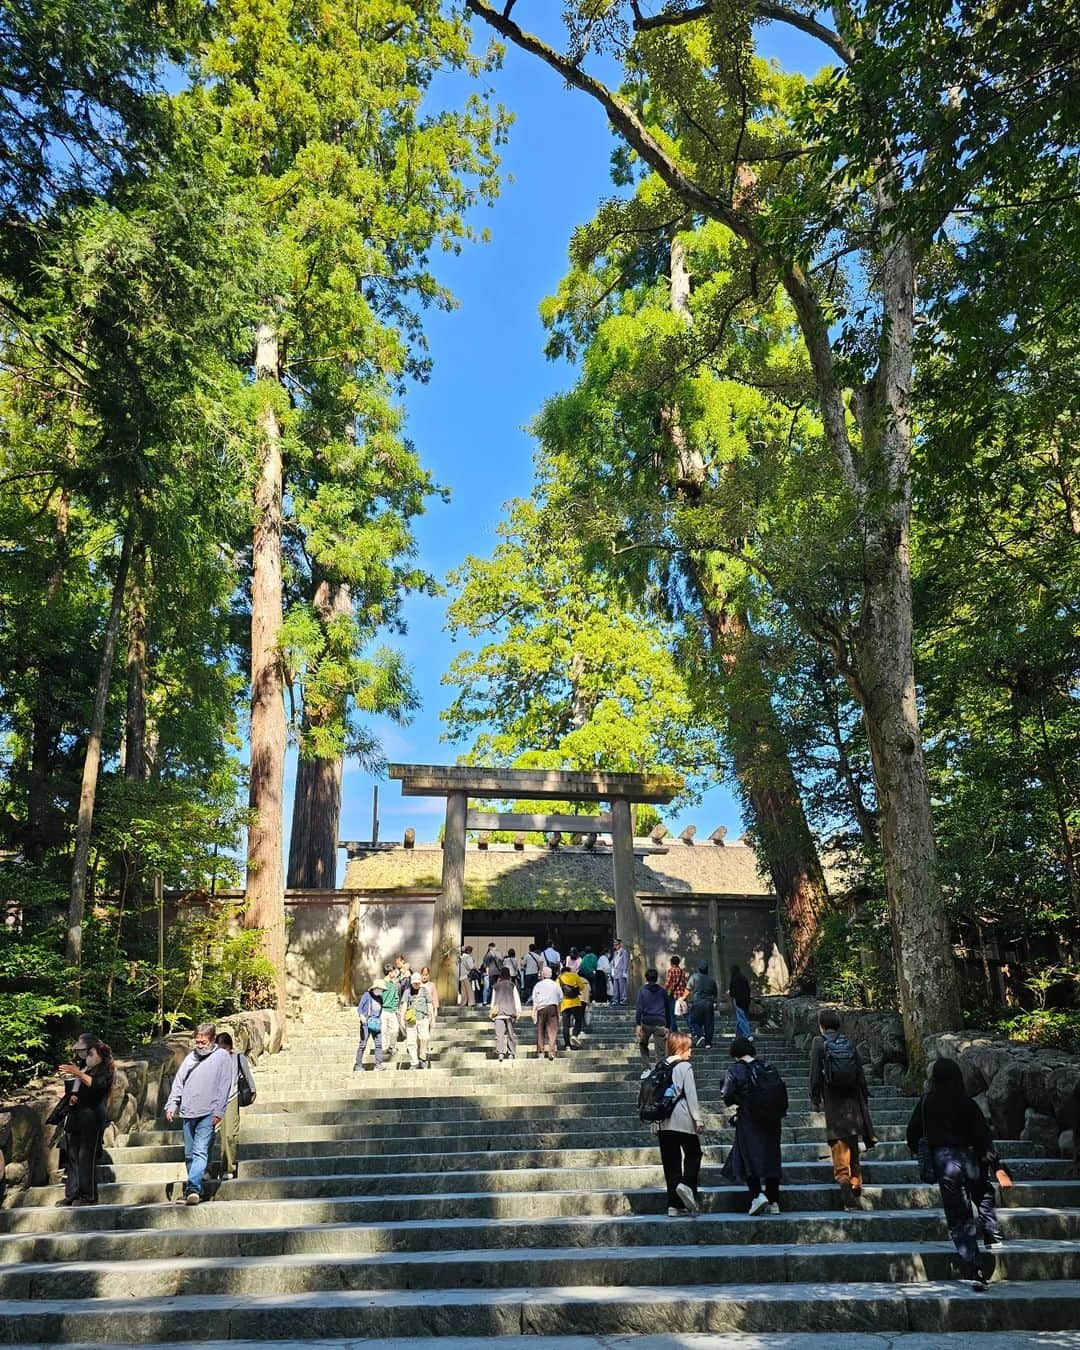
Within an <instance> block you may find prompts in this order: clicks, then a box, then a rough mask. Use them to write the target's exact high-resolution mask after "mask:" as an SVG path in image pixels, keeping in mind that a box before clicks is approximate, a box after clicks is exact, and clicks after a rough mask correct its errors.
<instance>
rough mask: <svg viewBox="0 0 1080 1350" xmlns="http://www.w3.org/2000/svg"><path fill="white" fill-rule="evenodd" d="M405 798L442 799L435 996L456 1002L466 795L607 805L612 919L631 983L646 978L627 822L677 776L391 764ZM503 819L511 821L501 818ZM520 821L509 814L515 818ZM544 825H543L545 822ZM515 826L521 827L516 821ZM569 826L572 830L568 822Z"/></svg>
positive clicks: (676, 784)
mask: <svg viewBox="0 0 1080 1350" xmlns="http://www.w3.org/2000/svg"><path fill="white" fill-rule="evenodd" d="M389 773H390V777H391V778H396V779H399V780H400V782H401V792H402V795H403V796H405V797H445V798H446V829H445V832H444V834H443V867H442V890H441V892H440V894H439V896H438V898H437V899H436V901H435V914H434V920H433V929H432V942H431V948H432V950H431V967H432V974H433V975H434V978H435V984H436V987H437V989H438V991H439V998H440V999H441V1000H442V1001H443V1002H447V1003H452V1002H456V1001H457V994H458V956H459V953H460V951H461V928H462V918H463V914H464V908H465V834H466V830H467V828H468V819H469V810H468V805H469V798H470V797H481V798H483V797H488V798H492V797H493V798H497V799H502V800H511V801H520V800H522V799H524V800H540V801H588V802H601V801H603V802H610V803H611V824H610V827H609V828H610V832H611V843H612V862H613V866H614V892H615V922H616V926H617V928H618V936H619V937H620V938H621V939H622V942H623V946H624V947H625V948H626V949H627V951H628V952H629V953H630V987H631V989H633V990H636V989H637V988H638V987H639V986H640V984H641V982H642V980H643V979H644V977H645V965H646V954H645V923H644V917H643V915H642V911H641V904H640V902H639V901H638V898H637V893H636V891H635V889H634V827H633V815H632V811H631V803H633V802H636V801H637V802H652V803H656V804H659V805H666V804H667V803H668V802H670V801H671V799H672V797H674V795H675V793H676V792H678V791H679V790H680V789H681V787H682V780H681V779H678V778H669V777H663V778H662V777H660V776H659V775H655V774H638V773H621V774H608V773H587V772H580V771H578V770H570V769H478V768H472V767H470V766H467V765H435V764H391V765H390V766H389ZM506 819H507V820H509V819H510V818H509V817H507V818H506ZM521 819H523V818H515V820H521ZM529 820H530V822H531V823H530V824H529V825H528V828H531V829H539V830H543V829H545V828H551V829H565V828H567V825H566V818H565V817H562V816H551V817H546V818H545V817H530V818H529ZM545 822H546V823H545ZM514 828H524V826H522V825H520V824H516V825H515V826H514ZM571 828H572V827H571Z"/></svg>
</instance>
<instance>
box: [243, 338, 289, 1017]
mask: <svg viewBox="0 0 1080 1350" xmlns="http://www.w3.org/2000/svg"><path fill="white" fill-rule="evenodd" d="M280 373H281V371H280V353H279V349H278V337H277V333H276V331H275V329H274V328H273V326H272V325H270V324H260V326H259V329H258V333H257V337H256V348H255V378H256V383H257V384H264V385H269V386H272V387H273V389H272V393H271V392H270V391H269V390H268V391H267V392H266V394H264V398H263V401H262V404H261V406H260V410H259V413H258V418H259V477H258V481H257V483H256V485H255V525H254V534H253V538H252V576H251V730H250V740H251V771H250V784H249V792H248V804H249V806H250V807H251V811H252V820H251V823H250V824H249V826H248V851H247V888H246V905H245V910H244V923H245V925H246V926H247V927H248V928H260V929H262V931H263V947H264V950H265V952H266V955H267V956H268V957H269V959H270V961H271V962H272V963H273V966H274V970H275V972H276V975H277V1002H278V1009H279V1011H281V1012H284V1008H285V877H284V870H283V867H282V798H283V793H284V781H285V739H286V725H285V696H284V695H285V691H284V679H283V674H282V667H281V649H280V637H281V623H282V586H281V510H282V507H281V499H282V485H283V474H284V469H283V463H282V444H281V419H280V416H279V414H278V408H277V403H276V399H275V397H274V395H276V393H277V386H278V384H279V381H280Z"/></svg>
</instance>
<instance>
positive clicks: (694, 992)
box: [687, 961, 720, 1050]
mask: <svg viewBox="0 0 1080 1350" xmlns="http://www.w3.org/2000/svg"><path fill="white" fill-rule="evenodd" d="M689 988H690V1011H689V1013H688V1014H687V1022H688V1023H689V1026H690V1035H691V1036H692V1037H693V1038H694V1044H695V1045H698V1046H704V1047H705V1049H706V1050H710V1049H712V1042H713V1032H714V1030H715V1027H716V1000H717V998H718V997H719V995H720V986H719V985H718V984H717V983H716V979H715V977H714V976H712V975H710V974H709V963H708V961H699V962H698V968H697V970H696V971H695V972H694V974H693V975H691V976H690V986H689Z"/></svg>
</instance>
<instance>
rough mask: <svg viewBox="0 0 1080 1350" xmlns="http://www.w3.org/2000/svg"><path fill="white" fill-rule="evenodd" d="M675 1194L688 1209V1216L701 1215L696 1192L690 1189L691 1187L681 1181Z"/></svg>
mask: <svg viewBox="0 0 1080 1350" xmlns="http://www.w3.org/2000/svg"><path fill="white" fill-rule="evenodd" d="M675 1194H676V1195H677V1196H678V1197H679V1199H680V1200H681V1201H682V1202H683V1205H684V1206H685V1207H686V1212H687V1213H688V1214H700V1213H701V1206H700V1205H699V1204H698V1201H697V1196H696V1195H695V1194H694V1192H693V1191H692V1190H691V1189H690V1187H689V1186H688V1185H687V1184H686V1182H685V1181H680V1182H679V1184H678V1185H677V1186H676V1187H675Z"/></svg>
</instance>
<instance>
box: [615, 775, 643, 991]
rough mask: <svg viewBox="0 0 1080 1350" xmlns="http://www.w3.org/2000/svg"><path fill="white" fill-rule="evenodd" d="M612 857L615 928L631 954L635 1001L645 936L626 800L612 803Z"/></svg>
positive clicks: (618, 799)
mask: <svg viewBox="0 0 1080 1350" xmlns="http://www.w3.org/2000/svg"><path fill="white" fill-rule="evenodd" d="M611 854H612V864H613V866H614V870H615V927H616V931H617V935H618V936H619V937H620V938H621V939H622V944H623V946H624V947H625V948H626V950H627V951H628V952H629V953H630V981H629V985H628V989H627V992H628V994H629V996H630V997H631V998H633V997H634V996H635V995H636V993H637V991H638V989H640V988H641V986H642V984H643V983H644V980H645V937H644V924H643V923H642V916H641V907H640V906H639V904H638V899H637V894H636V893H635V890H634V827H633V815H632V812H631V810H630V802H629V800H628V799H627V798H626V797H613V798H612V801H611Z"/></svg>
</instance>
